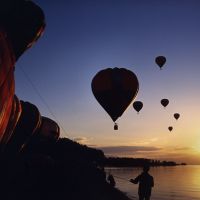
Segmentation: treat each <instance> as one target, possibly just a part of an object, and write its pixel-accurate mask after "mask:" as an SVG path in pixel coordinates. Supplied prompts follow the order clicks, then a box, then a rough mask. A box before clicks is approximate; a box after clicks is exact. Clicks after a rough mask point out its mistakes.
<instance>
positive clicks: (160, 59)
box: [155, 56, 166, 69]
mask: <svg viewBox="0 0 200 200" xmlns="http://www.w3.org/2000/svg"><path fill="white" fill-rule="evenodd" d="M155 62H156V64H157V65H158V66H159V67H160V69H162V67H163V65H164V64H165V63H166V58H165V57H164V56H158V57H156V58H155Z"/></svg>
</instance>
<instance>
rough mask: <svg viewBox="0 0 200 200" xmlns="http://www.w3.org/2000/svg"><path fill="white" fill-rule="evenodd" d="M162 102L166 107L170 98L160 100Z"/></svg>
mask: <svg viewBox="0 0 200 200" xmlns="http://www.w3.org/2000/svg"><path fill="white" fill-rule="evenodd" d="M160 103H161V104H162V105H163V106H164V107H166V106H167V105H168V104H169V100H168V99H162V100H161V101H160Z"/></svg>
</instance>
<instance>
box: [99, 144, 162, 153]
mask: <svg viewBox="0 0 200 200" xmlns="http://www.w3.org/2000/svg"><path fill="white" fill-rule="evenodd" d="M99 149H101V150H103V152H104V153H105V154H106V155H116V154H120V155H134V154H136V153H139V152H143V153H145V152H153V151H160V150H161V148H158V147H153V146H106V147H99Z"/></svg>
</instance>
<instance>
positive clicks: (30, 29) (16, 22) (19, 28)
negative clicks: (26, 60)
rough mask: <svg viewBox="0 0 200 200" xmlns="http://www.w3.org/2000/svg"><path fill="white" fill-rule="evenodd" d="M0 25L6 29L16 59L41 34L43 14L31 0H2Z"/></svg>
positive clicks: (43, 26)
mask: <svg viewBox="0 0 200 200" xmlns="http://www.w3.org/2000/svg"><path fill="white" fill-rule="evenodd" d="M0 26H1V28H2V27H3V29H4V30H5V31H6V35H7V36H8V38H9V41H10V43H11V45H12V48H13V52H14V54H15V59H16V60H18V58H19V57H20V56H21V55H22V54H23V53H24V52H25V51H26V50H27V49H28V48H30V47H31V46H32V45H33V44H34V43H35V41H37V39H38V38H39V37H40V36H41V35H42V33H43V31H44V28H45V16H44V13H43V11H42V9H41V8H40V7H39V6H37V5H36V4H35V3H33V2H32V1H25V0H15V1H13V0H4V1H3V2H2V1H1V3H0Z"/></svg>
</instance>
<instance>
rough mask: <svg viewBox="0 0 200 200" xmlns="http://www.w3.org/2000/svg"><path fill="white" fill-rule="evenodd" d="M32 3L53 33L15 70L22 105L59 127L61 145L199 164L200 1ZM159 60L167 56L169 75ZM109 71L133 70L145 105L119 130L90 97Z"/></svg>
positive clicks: (126, 115)
mask: <svg viewBox="0 0 200 200" xmlns="http://www.w3.org/2000/svg"><path fill="white" fill-rule="evenodd" d="M34 2H36V3H37V4H38V5H40V7H41V8H42V9H43V10H44V12H45V15H46V23H47V27H46V31H45V33H44V35H43V37H42V38H40V40H39V41H38V42H37V43H36V44H35V45H34V46H33V47H32V49H29V50H28V51H27V52H26V53H25V54H24V55H23V56H22V57H21V58H20V59H19V61H18V63H17V64H16V71H15V80H16V94H17V96H18V97H19V98H20V99H22V100H25V101H29V102H32V103H33V104H35V105H36V106H37V107H38V108H39V110H40V112H41V114H42V115H43V116H47V117H50V118H52V119H54V120H55V121H57V122H58V124H59V125H61V127H62V128H61V136H62V137H69V138H70V139H74V140H76V141H78V142H80V143H83V144H87V145H89V146H92V147H95V148H100V149H103V150H104V152H105V153H106V154H107V155H114V156H129V157H145V158H154V159H161V160H164V159H167V160H174V161H177V162H187V163H191V164H200V66H199V63H200V1H199V0H167V1H165V0H151V1H149V0H140V1H138V0H57V1H44V0H37V1H34ZM159 55H163V56H165V57H166V58H167V62H166V64H165V66H164V67H163V70H160V69H159V67H158V66H157V65H156V64H155V61H154V60H155V57H156V56H159ZM108 67H111V68H113V67H124V68H127V69H129V70H131V71H133V72H134V73H135V74H136V75H137V77H138V80H139V85H140V86H139V92H138V95H137V98H136V100H141V101H142V102H143V103H144V107H143V109H142V110H141V112H140V113H139V114H137V113H136V112H135V111H134V109H133V107H132V105H130V106H129V108H128V109H127V110H126V111H125V112H124V114H123V115H122V117H121V118H119V119H118V120H117V122H118V124H119V130H118V131H114V130H113V121H112V120H111V118H110V116H109V115H108V114H107V113H106V112H105V111H104V109H103V108H102V107H101V106H100V105H99V103H98V102H97V101H96V99H95V98H94V96H93V94H92V91H91V81H92V78H93V77H94V76H95V74H96V73H97V72H98V71H99V70H102V69H105V68H108ZM162 98H167V99H169V101H170V103H169V105H168V106H167V107H166V108H163V107H162V106H161V104H160V100H161V99H162ZM44 101H45V103H44ZM46 104H47V105H48V106H49V108H50V111H49V109H48V107H47V105H46ZM175 112H178V113H180V115H181V117H180V119H179V120H178V121H176V120H175V119H174V118H173V114H174V113H175ZM52 113H53V116H52ZM55 117H56V119H55ZM168 126H173V127H174V130H173V131H172V132H169V131H168Z"/></svg>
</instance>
